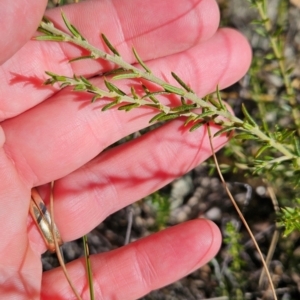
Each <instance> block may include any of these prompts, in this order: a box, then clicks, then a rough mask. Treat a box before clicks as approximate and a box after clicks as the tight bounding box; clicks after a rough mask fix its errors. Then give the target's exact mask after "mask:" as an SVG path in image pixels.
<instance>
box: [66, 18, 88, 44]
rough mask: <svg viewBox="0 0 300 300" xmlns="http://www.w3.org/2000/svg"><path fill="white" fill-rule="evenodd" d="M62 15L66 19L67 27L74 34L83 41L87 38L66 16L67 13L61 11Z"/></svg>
mask: <svg viewBox="0 0 300 300" xmlns="http://www.w3.org/2000/svg"><path fill="white" fill-rule="evenodd" d="M61 16H62V18H63V20H64V23H65V25H66V27H67V28H68V29H69V31H70V32H71V33H72V34H73V36H74V37H76V38H78V39H79V40H81V41H85V38H84V37H83V36H82V35H81V33H80V32H79V31H78V30H77V28H76V27H75V26H73V25H72V24H71V23H70V22H69V20H68V19H67V17H66V16H65V14H64V13H63V12H61Z"/></svg>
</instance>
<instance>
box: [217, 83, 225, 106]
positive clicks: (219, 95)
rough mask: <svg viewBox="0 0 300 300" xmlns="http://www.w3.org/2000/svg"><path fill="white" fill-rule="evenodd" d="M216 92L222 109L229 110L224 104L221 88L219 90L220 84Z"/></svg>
mask: <svg viewBox="0 0 300 300" xmlns="http://www.w3.org/2000/svg"><path fill="white" fill-rule="evenodd" d="M216 93H217V99H218V101H219V105H220V108H221V109H222V110H227V108H226V106H225V105H224V103H223V101H222V97H221V94H220V90H219V85H217V90H216Z"/></svg>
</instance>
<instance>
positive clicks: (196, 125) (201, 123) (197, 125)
mask: <svg viewBox="0 0 300 300" xmlns="http://www.w3.org/2000/svg"><path fill="white" fill-rule="evenodd" d="M205 123H206V122H198V123H196V124H195V125H193V126H192V127H191V128H190V130H189V131H190V132H193V131H195V130H197V129H198V128H200V127H201V126H203V125H204V124H205Z"/></svg>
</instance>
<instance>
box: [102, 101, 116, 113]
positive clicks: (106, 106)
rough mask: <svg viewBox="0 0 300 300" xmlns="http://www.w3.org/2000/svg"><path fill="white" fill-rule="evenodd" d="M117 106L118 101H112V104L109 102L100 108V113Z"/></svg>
mask: <svg viewBox="0 0 300 300" xmlns="http://www.w3.org/2000/svg"><path fill="white" fill-rule="evenodd" d="M118 104H119V101H118V100H115V101H113V102H110V103H108V104H106V105H104V106H103V107H102V109H101V110H102V111H106V110H108V109H110V108H112V107H114V106H116V105H118Z"/></svg>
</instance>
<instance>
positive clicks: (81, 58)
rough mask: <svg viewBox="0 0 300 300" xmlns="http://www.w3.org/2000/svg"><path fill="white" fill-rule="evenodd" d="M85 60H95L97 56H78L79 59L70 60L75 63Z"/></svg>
mask: <svg viewBox="0 0 300 300" xmlns="http://www.w3.org/2000/svg"><path fill="white" fill-rule="evenodd" d="M83 59H95V56H93V55H84V56H78V57H75V58H72V59H70V60H69V62H74V61H77V60H83Z"/></svg>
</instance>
